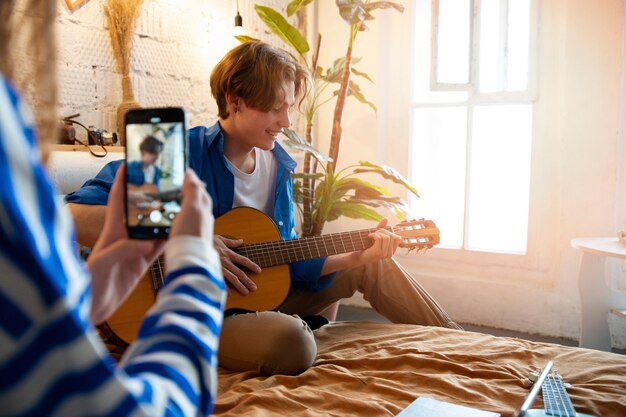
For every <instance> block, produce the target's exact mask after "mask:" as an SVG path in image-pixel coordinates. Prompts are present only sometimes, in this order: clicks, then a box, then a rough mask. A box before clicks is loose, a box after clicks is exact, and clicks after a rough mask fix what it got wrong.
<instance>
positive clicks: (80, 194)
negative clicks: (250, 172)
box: [65, 123, 335, 291]
mask: <svg viewBox="0 0 626 417" xmlns="http://www.w3.org/2000/svg"><path fill="white" fill-rule="evenodd" d="M272 153H273V154H274V157H275V158H276V161H277V164H278V170H277V175H276V187H275V190H276V191H275V196H274V218H273V219H272V220H274V223H275V224H276V227H278V231H279V232H280V236H281V237H282V238H283V240H288V239H295V238H297V234H296V231H295V211H294V206H293V200H292V193H293V185H292V182H291V173H292V172H293V171H294V170H295V168H296V162H295V161H294V160H293V159H292V158H291V157H290V156H289V154H287V152H286V151H285V150H284V149H283V148H282V147H281V146H280V145H279V144H278V143H276V145H275V146H274V149H273V150H272ZM187 154H188V160H189V167H190V168H191V169H193V170H194V171H195V172H196V174H198V176H199V177H200V179H201V180H202V181H204V182H205V183H206V189H207V192H208V193H209V194H210V195H211V198H212V199H213V216H215V218H217V217H219V216H221V215H222V214H224V213H226V212H227V211H229V210H230V209H232V208H233V199H234V193H235V176H234V175H233V173H232V171H231V170H230V167H229V166H228V163H227V162H226V159H225V157H224V134H223V133H222V130H221V128H220V125H219V123H215V124H214V125H213V126H210V127H206V126H197V127H194V128H192V129H190V130H189V132H188V149H187ZM121 164H122V161H113V162H109V163H108V164H107V165H105V166H104V167H103V168H102V170H100V172H99V173H98V175H96V176H95V177H94V178H93V179H91V180H89V181H87V182H86V183H85V184H84V185H83V186H82V187H81V188H79V189H78V190H76V191H75V192H73V193H70V194H68V195H67V196H66V198H65V200H66V202H68V203H79V204H96V205H105V204H106V203H107V198H108V195H109V191H110V190H111V186H112V184H113V179H114V178H115V173H116V172H117V169H118V168H119V167H120V165H121ZM325 260H326V258H317V259H311V260H308V261H301V262H294V263H292V264H290V265H289V270H290V272H291V284H292V287H306V288H308V289H309V290H311V291H320V290H321V289H323V288H325V287H327V286H328V285H330V283H331V282H332V280H333V278H334V275H335V274H329V275H325V276H323V277H320V273H321V271H322V266H323V265H324V262H325Z"/></svg>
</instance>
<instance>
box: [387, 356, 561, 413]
mask: <svg viewBox="0 0 626 417" xmlns="http://www.w3.org/2000/svg"><path fill="white" fill-rule="evenodd" d="M552 365H553V364H552V361H549V362H548V363H547V365H546V366H545V367H544V368H543V371H542V372H541V375H539V378H537V381H536V382H535V384H534V385H533V387H532V389H531V390H530V391H529V392H528V394H527V395H526V398H524V401H523V402H522V404H521V405H520V406H519V407H518V409H517V410H515V412H514V413H513V415H512V416H511V417H525V416H526V415H527V412H528V410H529V409H530V407H531V406H532V405H533V402H534V401H535V398H537V394H538V393H539V391H540V390H541V386H542V385H543V383H544V381H545V380H546V378H547V377H548V374H549V373H550V371H551V370H552ZM418 416H419V417H501V416H500V414H498V413H494V412H489V411H483V410H478V409H475V408H470V407H464V406H461V405H457V404H452V403H448V402H445V401H438V400H434V399H432V398H428V397H418V398H417V399H416V400H415V401H413V402H412V403H411V404H410V405H409V406H408V407H407V408H405V409H404V410H402V411H401V412H400V414H398V415H397V416H396V417H418Z"/></svg>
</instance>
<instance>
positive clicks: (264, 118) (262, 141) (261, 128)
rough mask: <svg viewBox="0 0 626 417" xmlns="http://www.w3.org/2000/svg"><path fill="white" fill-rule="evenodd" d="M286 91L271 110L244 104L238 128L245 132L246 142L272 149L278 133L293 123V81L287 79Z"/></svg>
mask: <svg viewBox="0 0 626 417" xmlns="http://www.w3.org/2000/svg"><path fill="white" fill-rule="evenodd" d="M283 90H284V92H285V94H284V97H283V99H282V101H280V102H278V103H275V104H274V107H273V108H272V109H271V110H270V111H261V110H257V109H253V108H250V107H247V106H245V103H243V104H242V106H243V107H244V109H243V110H244V111H243V112H242V116H243V115H245V116H244V117H241V119H240V123H239V126H238V129H239V130H240V131H242V133H244V135H243V137H244V138H245V140H246V142H247V143H248V144H249V145H251V146H255V147H257V148H259V149H263V150H272V149H273V148H274V143H275V142H276V140H277V139H278V135H279V134H280V133H281V132H282V130H283V128H287V127H289V126H290V125H291V118H290V115H289V112H290V111H291V109H292V108H293V105H294V102H295V97H294V91H295V86H294V83H293V81H285V83H284V84H283Z"/></svg>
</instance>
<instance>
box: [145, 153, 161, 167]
mask: <svg viewBox="0 0 626 417" xmlns="http://www.w3.org/2000/svg"><path fill="white" fill-rule="evenodd" d="M157 159H159V155H158V154H155V153H151V152H142V153H141V162H142V163H143V164H144V166H148V165H154V164H155V163H156V161H157Z"/></svg>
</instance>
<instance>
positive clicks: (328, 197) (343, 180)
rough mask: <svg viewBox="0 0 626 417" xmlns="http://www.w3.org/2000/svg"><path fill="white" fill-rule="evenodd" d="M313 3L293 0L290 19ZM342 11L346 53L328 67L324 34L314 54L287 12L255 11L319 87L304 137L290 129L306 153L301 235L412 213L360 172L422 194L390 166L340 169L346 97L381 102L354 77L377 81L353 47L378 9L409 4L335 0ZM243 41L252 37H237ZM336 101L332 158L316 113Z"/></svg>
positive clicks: (299, 190)
mask: <svg viewBox="0 0 626 417" xmlns="http://www.w3.org/2000/svg"><path fill="white" fill-rule="evenodd" d="M311 3H313V0H293V1H291V2H290V3H289V4H288V6H287V10H286V13H287V17H290V16H293V15H294V14H296V13H298V12H302V11H304V8H305V7H306V6H308V5H310V4H311ZM336 4H337V7H338V9H339V14H340V16H341V17H342V19H343V20H344V21H345V22H346V23H347V25H348V46H347V50H346V54H345V56H344V57H342V58H339V59H337V60H335V62H334V63H333V64H332V65H331V66H329V67H328V68H327V69H326V70H324V69H323V68H322V66H321V65H319V63H318V56H319V48H320V44H321V35H320V34H318V36H317V39H316V43H315V47H314V48H313V51H312V53H311V59H310V61H309V59H308V57H307V55H308V54H309V52H311V48H310V47H309V43H308V41H307V40H306V38H305V36H304V35H303V34H302V33H301V32H300V31H299V30H298V29H297V28H296V27H294V26H293V25H291V24H290V23H289V22H288V21H287V18H286V17H285V16H283V15H282V14H281V13H279V12H278V11H276V10H274V9H272V8H271V7H266V6H261V5H255V7H254V8H255V11H256V13H257V14H258V16H259V17H260V18H261V20H262V21H263V22H264V23H265V24H266V25H267V27H268V28H269V30H270V31H271V32H272V33H274V34H275V35H277V36H278V37H280V39H282V40H283V41H284V42H285V43H286V44H287V45H288V46H290V47H291V48H292V49H293V50H294V51H295V52H296V54H297V55H298V56H300V58H301V60H302V62H304V63H305V65H307V67H308V69H309V71H310V73H311V74H312V76H313V80H314V86H313V89H312V91H311V94H310V95H309V100H308V102H307V104H306V109H305V119H306V129H305V135H304V138H302V137H301V136H300V135H299V134H298V133H297V132H296V131H295V130H292V129H286V130H285V131H284V134H285V136H286V140H285V141H284V143H285V144H286V145H287V146H289V147H291V148H294V149H298V150H301V151H304V152H305V154H304V163H303V167H302V171H301V172H298V173H296V174H294V199H295V201H296V203H297V206H298V208H299V210H300V212H301V215H302V235H303V236H316V235H320V234H321V233H322V231H323V228H324V225H325V224H326V223H327V222H330V221H333V220H336V219H338V218H339V217H341V216H345V217H349V218H354V219H368V220H376V221H378V220H380V219H381V218H382V217H383V216H382V215H381V214H380V213H379V212H378V210H379V209H381V208H385V209H389V210H392V211H393V212H394V213H395V214H396V216H397V217H398V219H401V218H402V217H403V214H404V213H406V212H407V207H408V206H407V204H406V203H405V201H404V200H403V199H402V198H400V197H396V196H392V195H391V193H390V192H389V190H388V189H387V188H386V187H383V186H380V185H376V184H374V183H372V182H369V181H367V180H365V179H362V178H359V177H360V176H361V174H366V173H373V174H377V175H380V176H381V177H382V178H384V179H385V180H387V181H392V182H393V183H396V184H400V185H402V186H403V187H404V188H406V189H407V190H408V191H409V192H411V193H413V194H415V195H416V196H418V197H419V195H418V193H417V190H416V189H415V187H413V186H412V185H411V184H410V183H409V182H408V181H407V180H406V179H405V178H404V177H403V176H402V175H401V174H400V173H399V172H398V171H396V170H395V169H393V168H392V167H389V166H384V165H377V164H373V163H371V162H367V161H360V162H359V163H358V164H357V165H350V166H347V167H344V168H341V169H338V164H337V161H338V156H339V149H340V143H341V119H342V114H343V109H344V106H345V102H346V98H347V97H348V96H352V97H354V98H356V99H357V100H358V101H360V102H361V103H364V104H366V105H367V106H369V107H370V108H371V109H372V110H373V111H374V112H376V110H377V109H376V106H375V105H374V104H373V103H372V102H370V101H368V100H367V99H366V98H365V97H364V95H363V94H362V92H361V89H360V88H359V86H358V84H357V83H356V82H355V81H354V80H352V79H351V75H355V76H358V77H361V78H363V79H366V80H368V81H370V82H372V80H371V78H370V77H369V76H368V75H367V74H365V73H363V72H360V71H358V70H356V69H355V68H354V67H353V65H354V64H356V63H358V62H359V61H360V59H359V58H356V57H353V56H352V46H353V43H354V42H355V40H356V36H357V34H358V33H359V31H363V30H365V29H366V28H367V27H366V24H365V22H366V21H368V20H373V19H374V17H373V15H372V14H371V13H372V12H373V11H374V10H377V9H387V8H393V9H395V10H397V11H399V12H403V11H404V7H403V6H402V5H399V4H397V3H393V2H390V1H367V0H366V1H362V0H336ZM238 39H239V40H240V41H242V42H246V41H249V40H251V38H249V37H238ZM337 85H338V90H337V91H335V92H333V93H330V94H329V92H328V88H329V87H331V86H337ZM332 100H335V111H334V116H333V128H332V133H331V140H330V147H329V152H328V156H326V155H324V154H322V153H320V152H319V151H317V150H316V149H315V148H314V147H313V146H312V145H311V144H312V143H313V137H312V126H313V120H314V117H315V114H316V113H317V110H318V109H319V108H320V106H322V105H324V104H326V103H328V102H331V101H332Z"/></svg>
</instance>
